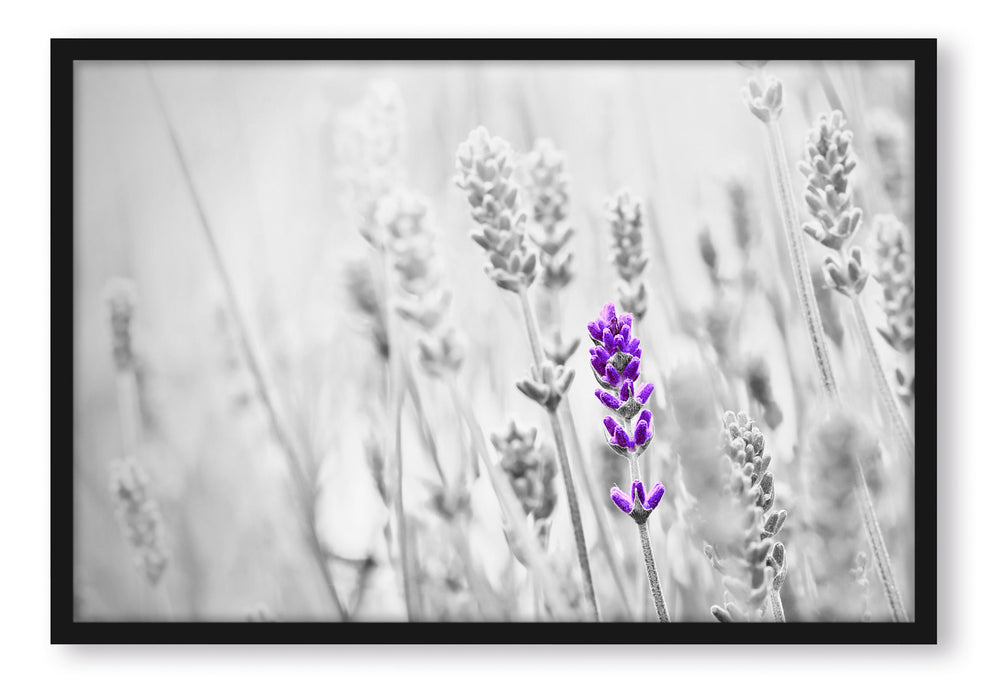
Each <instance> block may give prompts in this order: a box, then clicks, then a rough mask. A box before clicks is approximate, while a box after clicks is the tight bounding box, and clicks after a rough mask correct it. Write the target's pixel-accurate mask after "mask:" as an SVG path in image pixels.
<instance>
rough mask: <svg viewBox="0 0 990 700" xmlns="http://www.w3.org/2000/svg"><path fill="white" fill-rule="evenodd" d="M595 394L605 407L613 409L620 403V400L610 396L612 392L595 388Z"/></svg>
mask: <svg viewBox="0 0 990 700" xmlns="http://www.w3.org/2000/svg"><path fill="white" fill-rule="evenodd" d="M595 396H597V397H598V400H599V401H601V402H602V403H603V404H604V405H605V407H606V408H611V409H612V410H615V409H617V408H618V407H619V406H621V405H622V402H621V401H619V400H618V399H617V398H615V397H614V396H612V394H610V393H608V392H607V391H603V390H601V389H595Z"/></svg>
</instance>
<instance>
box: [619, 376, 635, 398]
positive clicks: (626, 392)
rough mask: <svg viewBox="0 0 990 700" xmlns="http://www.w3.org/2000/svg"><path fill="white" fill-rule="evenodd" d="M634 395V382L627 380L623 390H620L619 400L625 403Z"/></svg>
mask: <svg viewBox="0 0 990 700" xmlns="http://www.w3.org/2000/svg"><path fill="white" fill-rule="evenodd" d="M632 393H633V383H632V381H629V380H627V381H625V382H623V383H622V389H621V390H619V400H620V401H622V402H623V403H625V402H626V401H628V400H629V397H630V396H632Z"/></svg>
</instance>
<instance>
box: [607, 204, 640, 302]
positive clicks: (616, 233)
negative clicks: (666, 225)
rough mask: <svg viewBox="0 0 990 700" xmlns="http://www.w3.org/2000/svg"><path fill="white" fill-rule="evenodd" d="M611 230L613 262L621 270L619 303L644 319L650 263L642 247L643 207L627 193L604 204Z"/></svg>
mask: <svg viewBox="0 0 990 700" xmlns="http://www.w3.org/2000/svg"><path fill="white" fill-rule="evenodd" d="M605 211H606V215H607V217H608V221H609V225H610V227H611V232H612V264H613V265H615V269H616V271H617V272H618V273H619V283H618V285H617V287H616V293H617V295H618V299H619V305H620V306H621V307H622V308H623V309H624V310H625V311H628V312H629V313H631V314H632V315H633V317H634V318H636V319H637V320H638V319H641V318H642V317H643V315H644V314H645V313H646V307H647V295H646V283H645V282H644V281H643V278H642V276H643V271H644V270H645V269H646V265H647V263H648V262H649V260H648V258H647V257H646V254H645V252H644V249H643V206H642V204H641V203H640V201H639V200H637V199H634V198H633V197H632V196H631V195H630V194H629V193H628V192H619V193H618V194H617V195H616V196H615V197H614V198H613V199H610V200H609V201H608V202H606V204H605Z"/></svg>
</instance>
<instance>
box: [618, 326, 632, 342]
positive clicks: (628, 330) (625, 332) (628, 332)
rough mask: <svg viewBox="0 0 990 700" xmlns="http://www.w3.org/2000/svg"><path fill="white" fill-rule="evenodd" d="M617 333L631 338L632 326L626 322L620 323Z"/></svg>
mask: <svg viewBox="0 0 990 700" xmlns="http://www.w3.org/2000/svg"><path fill="white" fill-rule="evenodd" d="M619 333H620V334H621V335H622V337H623V338H627V339H628V338H632V327H631V326H630V325H629V324H628V323H624V324H622V326H621V328H620V330H619Z"/></svg>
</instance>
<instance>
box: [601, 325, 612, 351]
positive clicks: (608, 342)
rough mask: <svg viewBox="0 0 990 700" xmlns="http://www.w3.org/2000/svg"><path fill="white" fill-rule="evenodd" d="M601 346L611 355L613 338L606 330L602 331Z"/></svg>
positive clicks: (609, 331)
mask: <svg viewBox="0 0 990 700" xmlns="http://www.w3.org/2000/svg"><path fill="white" fill-rule="evenodd" d="M602 345H604V346H605V350H606V351H607V352H608V354H609V355H611V354H612V349H613V348H614V347H615V336H613V335H612V331H611V330H609V329H608V328H603V329H602Z"/></svg>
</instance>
